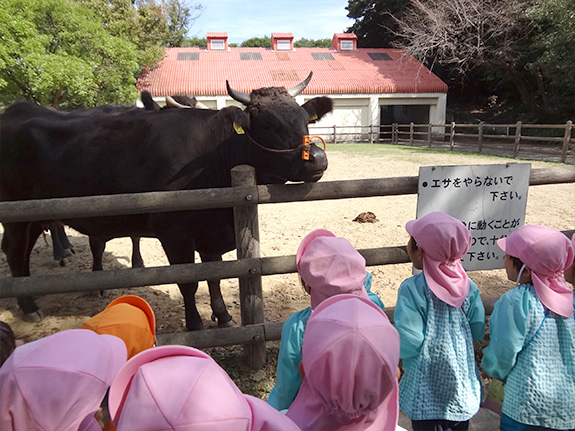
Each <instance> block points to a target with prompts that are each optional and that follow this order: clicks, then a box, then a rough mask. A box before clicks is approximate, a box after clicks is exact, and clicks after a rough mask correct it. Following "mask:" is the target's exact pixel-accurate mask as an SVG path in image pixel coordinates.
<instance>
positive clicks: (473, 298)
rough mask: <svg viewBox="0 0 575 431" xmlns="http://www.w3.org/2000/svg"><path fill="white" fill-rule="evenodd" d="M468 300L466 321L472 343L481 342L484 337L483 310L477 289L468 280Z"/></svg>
mask: <svg viewBox="0 0 575 431" xmlns="http://www.w3.org/2000/svg"><path fill="white" fill-rule="evenodd" d="M469 299H470V301H469V311H468V312H467V320H468V321H469V326H470V327H471V335H472V337H473V341H479V340H483V337H484V335H485V308H484V307H483V301H481V296H480V295H479V288H478V287H477V285H476V284H475V283H474V282H473V281H472V280H469Z"/></svg>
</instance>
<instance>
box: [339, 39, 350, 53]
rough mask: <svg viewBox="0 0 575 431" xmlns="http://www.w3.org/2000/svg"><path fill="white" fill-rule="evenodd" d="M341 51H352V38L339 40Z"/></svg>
mask: <svg viewBox="0 0 575 431" xmlns="http://www.w3.org/2000/svg"><path fill="white" fill-rule="evenodd" d="M341 50H342V51H353V40H342V41H341Z"/></svg>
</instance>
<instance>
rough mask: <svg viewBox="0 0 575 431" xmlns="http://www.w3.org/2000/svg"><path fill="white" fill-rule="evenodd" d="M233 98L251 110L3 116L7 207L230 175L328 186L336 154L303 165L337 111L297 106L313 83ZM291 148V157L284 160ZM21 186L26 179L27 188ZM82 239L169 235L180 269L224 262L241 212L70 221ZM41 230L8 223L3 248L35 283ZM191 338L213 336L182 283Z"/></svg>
mask: <svg viewBox="0 0 575 431" xmlns="http://www.w3.org/2000/svg"><path fill="white" fill-rule="evenodd" d="M310 79H311V74H310V76H308V78H307V79H306V80H305V81H303V82H302V83H301V84H299V85H297V86H296V87H294V88H292V89H290V90H286V89H285V88H283V87H281V88H278V87H271V88H261V89H258V90H253V91H252V92H251V93H250V94H247V93H242V92H238V91H235V90H233V89H232V88H231V87H230V86H229V84H227V82H226V84H227V87H228V93H229V95H230V96H231V97H232V98H234V99H235V100H237V101H240V102H241V103H243V104H244V105H245V106H246V109H245V110H242V109H240V108H237V107H228V108H224V109H222V110H219V111H212V110H201V109H169V110H163V111H159V112H147V111H144V110H132V111H129V112H126V113H121V114H118V115H113V116H96V117H80V116H66V115H63V114H61V113H58V112H55V111H53V110H50V109H47V108H43V107H41V106H38V105H35V104H33V103H29V102H22V103H16V104H14V105H11V106H10V107H9V108H8V109H7V110H6V112H5V113H4V114H2V116H0V199H1V200H3V201H14V200H27V199H44V198H60V197H73V196H93V195H106V194H118V193H138V192H149V191H164V190H168V191H170V190H185V189H201V188H214V187H228V186H230V184H231V182H230V181H231V179H230V169H231V168H232V167H234V166H237V165H241V164H248V165H251V166H253V167H254V168H255V169H256V172H257V181H258V183H259V184H267V183H284V182H286V181H304V182H314V181H318V180H319V179H320V178H321V177H322V175H323V173H324V171H325V170H326V169H327V157H326V155H325V153H324V151H323V150H322V149H320V148H318V147H317V146H315V145H313V144H312V146H311V151H310V157H309V160H303V159H302V155H301V148H302V142H303V137H304V136H305V135H307V134H308V123H309V122H310V121H314V120H318V119H321V118H322V117H323V116H324V115H325V114H326V113H328V112H330V111H331V110H332V104H333V102H332V100H331V99H330V98H328V97H315V98H313V99H311V100H309V101H308V102H306V103H305V104H304V105H302V106H300V105H298V104H297V103H296V102H295V99H294V97H295V96H296V95H297V94H299V93H300V92H301V91H303V90H304V88H305V87H306V86H307V84H308V82H309V80H310ZM277 150H282V151H277ZM16 179H17V180H16ZM61 221H62V222H63V223H64V224H66V225H69V226H71V227H72V228H74V229H76V230H77V231H79V232H81V233H83V234H85V235H88V236H94V237H97V238H100V239H101V240H105V241H107V240H109V239H112V238H117V237H125V236H140V237H155V238H158V239H159V240H160V242H161V244H162V247H163V248H164V251H165V252H166V255H167V257H168V260H169V262H170V264H180V263H191V262H193V261H194V252H195V251H198V253H199V254H200V257H201V258H202V260H203V261H210V260H218V259H221V256H222V254H224V253H226V252H228V251H230V250H233V249H234V248H235V235H234V225H233V211H232V209H231V208H229V209H214V210H202V211H185V212H177V213H156V214H142V215H128V216H113V217H98V218H82V219H66V220H61ZM41 232H42V225H41V224H40V223H37V222H15V223H4V236H3V239H2V250H3V251H4V253H5V254H6V256H7V261H8V264H9V266H10V270H11V273H12V275H13V276H14V277H21V276H28V275H30V268H29V256H30V251H31V249H32V246H33V245H34V243H35V241H36V239H37V238H38V236H39V235H40V234H41ZM214 286H215V285H213V284H211V285H210V296H211V306H212V310H213V313H214V315H215V317H216V318H217V319H218V323H219V324H225V323H226V322H229V321H230V320H231V316H230V314H229V313H228V311H227V308H226V305H225V303H224V301H223V298H222V296H221V292H220V291H219V284H218V288H217V289H216V288H215V287H214ZM179 287H180V291H181V292H182V295H183V298H184V304H185V310H186V311H185V313H186V326H187V328H188V329H189V330H197V329H201V328H202V327H203V325H202V319H201V317H200V315H199V313H198V311H197V308H196V304H195V293H196V290H197V288H198V284H197V283H187V284H180V285H179ZM18 303H19V306H20V308H21V309H22V311H23V313H24V314H25V315H30V314H32V315H33V314H36V315H38V313H39V309H38V306H37V305H36V303H35V301H34V300H33V298H30V297H21V298H19V299H18Z"/></svg>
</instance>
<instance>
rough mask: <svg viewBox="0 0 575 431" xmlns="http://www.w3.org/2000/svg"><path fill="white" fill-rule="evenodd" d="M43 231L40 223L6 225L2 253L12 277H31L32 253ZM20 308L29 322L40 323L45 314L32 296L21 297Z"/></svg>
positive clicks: (19, 300) (19, 299)
mask: <svg viewBox="0 0 575 431" xmlns="http://www.w3.org/2000/svg"><path fill="white" fill-rule="evenodd" d="M42 231H43V229H42V226H40V225H39V224H38V223H28V222H23V223H4V235H3V237H2V245H1V247H2V251H3V252H4V253H5V254H6V260H7V262H8V266H9V267H10V272H11V274H12V277H27V276H29V275H30V253H31V252H32V248H33V247H34V244H35V243H36V240H37V239H38V237H39V236H40V234H41V233H42ZM18 306H19V307H20V309H21V310H22V313H23V314H24V316H23V319H24V320H26V321H28V322H40V321H42V319H43V318H44V314H43V313H42V311H41V310H40V308H39V307H38V305H36V302H35V301H34V298H32V297H31V296H19V297H18Z"/></svg>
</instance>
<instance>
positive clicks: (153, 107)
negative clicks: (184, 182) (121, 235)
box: [45, 91, 198, 271]
mask: <svg viewBox="0 0 575 431" xmlns="http://www.w3.org/2000/svg"><path fill="white" fill-rule="evenodd" d="M141 100H142V104H143V105H144V108H145V109H146V110H148V111H159V110H160V109H162V108H161V107H160V105H158V104H157V103H156V102H155V101H154V99H153V98H152V95H151V94H150V93H149V92H148V91H143V92H142V94H141ZM166 103H167V104H166V107H165V108H174V107H183V108H187V107H192V108H194V107H196V105H197V103H198V102H197V100H196V98H195V97H193V96H187V95H174V96H171V97H170V98H166ZM165 108H164V109H165ZM134 109H139V108H137V107H135V106H127V105H104V106H98V107H95V108H81V109H77V110H75V111H71V112H68V113H67V115H82V116H95V115H117V114H121V113H124V112H127V111H131V110H134ZM45 229H49V230H50V235H51V238H52V254H53V256H54V260H57V261H58V262H59V263H60V266H65V265H66V258H68V257H70V256H72V255H73V254H74V248H73V246H72V244H71V243H70V240H69V239H68V236H67V235H66V231H65V230H64V226H63V225H62V224H61V223H54V222H53V223H49V225H48V226H46V228H45ZM131 240H132V268H143V267H144V260H143V259H142V255H141V253H140V238H138V237H132V238H131ZM105 249H106V243H105V242H104V243H102V242H100V241H99V240H97V239H95V238H90V250H91V252H92V270H93V271H101V270H102V269H103V256H104V251H105Z"/></svg>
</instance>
